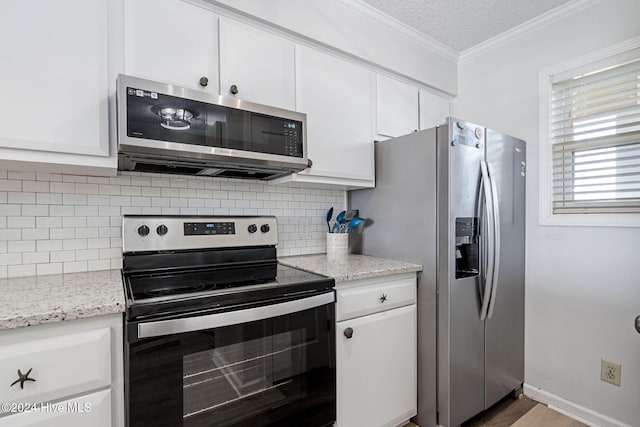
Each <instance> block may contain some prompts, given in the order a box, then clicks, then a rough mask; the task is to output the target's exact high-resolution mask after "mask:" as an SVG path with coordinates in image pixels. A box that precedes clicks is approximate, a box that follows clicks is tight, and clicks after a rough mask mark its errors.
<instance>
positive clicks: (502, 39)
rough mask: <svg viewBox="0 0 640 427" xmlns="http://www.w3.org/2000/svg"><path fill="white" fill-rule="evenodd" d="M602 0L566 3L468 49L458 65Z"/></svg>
mask: <svg viewBox="0 0 640 427" xmlns="http://www.w3.org/2000/svg"><path fill="white" fill-rule="evenodd" d="M601 1H602V0H573V1H570V2H568V3H565V4H564V5H562V6H559V7H557V8H555V9H552V10H550V11H548V12H546V13H544V14H542V15H540V16H538V17H536V18H533V19H531V20H529V21H527V22H524V23H522V24H520V25H518V26H517V27H513V28H511V29H509V30H507V31H504V32H502V33H500V34H498V35H497V36H495V37H492V38H490V39H488V40H485V41H483V42H481V43H478V44H477V45H475V46H473V47H470V48H469V49H466V50H464V51H462V52H460V55H459V59H458V63H459V64H460V63H463V62H465V61H468V60H470V59H472V58H476V57H478V56H480V55H482V54H483V53H485V52H486V51H488V50H491V49H494V48H496V47H499V46H501V45H503V44H505V43H508V42H510V41H513V39H515V38H517V37H521V36H523V35H525V34H528V33H531V32H534V31H536V30H539V29H541V28H543V27H546V26H547V25H550V24H552V23H553V22H556V21H559V20H561V19H563V18H565V17H567V16H569V15H572V14H574V13H576V12H578V11H580V10H583V9H586V8H588V7H591V6H593V5H595V4H597V3H600V2H601Z"/></svg>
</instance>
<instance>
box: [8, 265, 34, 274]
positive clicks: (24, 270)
mask: <svg viewBox="0 0 640 427" xmlns="http://www.w3.org/2000/svg"><path fill="white" fill-rule="evenodd" d="M8 267H9V269H8V270H7V277H24V276H35V274H36V265H35V264H24V265H9V266H8Z"/></svg>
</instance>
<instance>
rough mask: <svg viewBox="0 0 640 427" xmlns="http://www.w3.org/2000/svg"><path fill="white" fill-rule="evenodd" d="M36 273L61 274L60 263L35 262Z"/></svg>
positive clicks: (40, 274)
mask: <svg viewBox="0 0 640 427" xmlns="http://www.w3.org/2000/svg"><path fill="white" fill-rule="evenodd" d="M36 274H37V275H38V276H44V275H45V274H62V263H61V262H52V263H49V264H36Z"/></svg>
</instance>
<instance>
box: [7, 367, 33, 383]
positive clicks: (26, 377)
mask: <svg viewBox="0 0 640 427" xmlns="http://www.w3.org/2000/svg"><path fill="white" fill-rule="evenodd" d="M32 370H33V368H31V369H29V370H28V371H27V373H26V374H23V373H22V372H21V371H20V369H18V379H17V380H15V381H14V382H12V383H11V387H13V386H14V385H16V384H18V383H20V388H24V383H25V382H26V381H33V382H36V380H35V379H33V378H29V374H30V373H31V371H32Z"/></svg>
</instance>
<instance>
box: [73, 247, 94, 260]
mask: <svg viewBox="0 0 640 427" xmlns="http://www.w3.org/2000/svg"><path fill="white" fill-rule="evenodd" d="M90 259H100V250H98V249H83V250H79V251H76V261H86V260H90Z"/></svg>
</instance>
